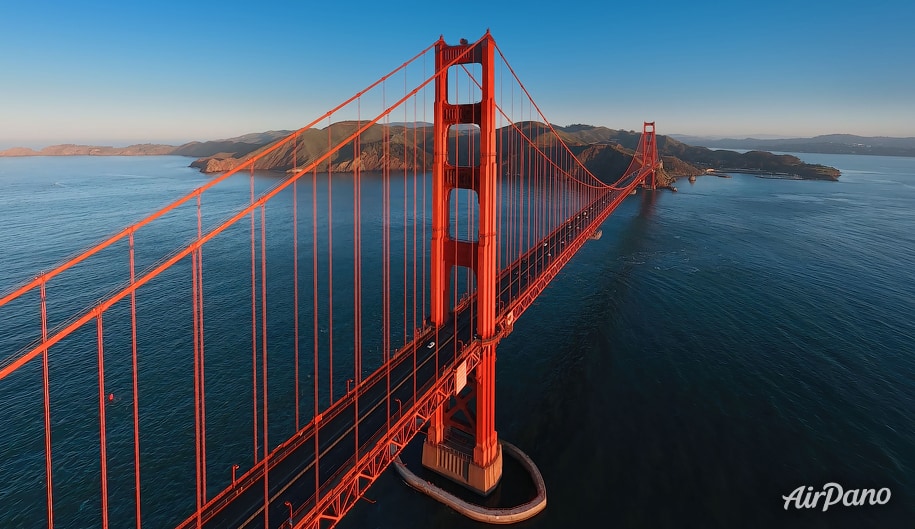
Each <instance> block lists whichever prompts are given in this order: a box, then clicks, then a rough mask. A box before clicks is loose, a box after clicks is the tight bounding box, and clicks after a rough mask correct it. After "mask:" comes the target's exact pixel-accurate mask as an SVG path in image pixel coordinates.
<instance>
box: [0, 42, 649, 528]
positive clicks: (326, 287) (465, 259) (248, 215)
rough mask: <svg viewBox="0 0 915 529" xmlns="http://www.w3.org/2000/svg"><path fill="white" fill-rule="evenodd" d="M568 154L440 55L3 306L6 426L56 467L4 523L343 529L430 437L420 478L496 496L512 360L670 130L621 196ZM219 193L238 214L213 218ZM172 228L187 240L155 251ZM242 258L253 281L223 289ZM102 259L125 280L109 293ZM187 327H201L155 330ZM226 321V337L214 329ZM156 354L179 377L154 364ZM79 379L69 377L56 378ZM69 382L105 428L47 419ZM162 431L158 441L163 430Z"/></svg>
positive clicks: (473, 58) (433, 50)
mask: <svg viewBox="0 0 915 529" xmlns="http://www.w3.org/2000/svg"><path fill="white" fill-rule="evenodd" d="M574 149H575V147H574V146H570V145H568V144H567V142H565V141H564V140H563V135H562V134H560V133H559V132H557V131H556V130H554V129H553V128H552V127H551V126H550V125H549V121H548V120H547V119H546V117H545V116H543V114H542V113H541V112H540V109H539V108H538V107H537V105H536V104H535V102H534V101H533V99H532V98H531V97H530V94H529V92H528V90H527V89H526V88H525V87H524V85H523V84H522V83H521V81H520V80H519V79H518V77H517V76H516V75H515V72H514V70H513V69H512V68H511V66H510V65H509V64H508V62H507V61H506V60H505V57H504V56H503V54H502V51H501V50H500V49H499V48H498V46H497V45H496V43H495V41H494V40H493V38H492V36H491V35H490V34H489V33H488V32H487V34H486V35H484V36H483V37H482V38H481V39H480V40H478V41H476V42H472V43H469V42H466V41H462V42H461V43H460V44H458V45H448V44H446V43H445V41H444V40H442V39H439V40H438V41H437V42H435V43H434V44H432V45H431V46H429V47H428V48H426V49H425V50H423V51H422V52H420V53H419V54H417V55H416V56H414V57H413V58H411V59H410V60H409V61H407V62H405V63H404V64H403V65H401V66H400V67H398V68H397V69H395V70H394V71H392V72H390V73H389V74H387V75H385V76H384V77H382V78H380V79H379V80H378V81H376V82H375V83H373V84H372V85H370V86H369V87H368V88H366V89H365V90H363V91H361V92H359V93H358V94H356V95H355V96H353V97H351V98H349V99H347V100H346V101H345V102H344V103H342V104H341V105H339V106H338V107H336V108H334V109H332V110H330V111H328V112H327V113H326V114H325V115H323V116H321V117H320V118H318V119H316V120H314V121H313V122H311V123H309V124H308V125H306V126H305V127H303V128H301V129H299V130H297V131H294V132H293V133H291V134H290V135H289V136H288V137H286V138H284V139H282V140H279V141H277V142H274V143H272V144H270V145H269V146H267V147H265V148H263V149H261V150H259V151H255V152H254V153H252V154H250V155H248V156H246V157H244V158H242V159H240V160H238V162H237V164H236V166H235V167H234V168H232V169H231V170H229V171H226V172H224V173H222V174H220V175H218V176H216V177H214V178H212V179H210V180H209V181H207V183H206V184H205V185H203V186H201V187H199V188H198V189H196V190H194V191H193V192H192V193H190V194H188V195H186V196H183V197H182V198H180V199H178V200H176V201H175V202H173V203H171V204H169V205H167V206H166V207H164V208H162V209H160V210H158V211H156V212H154V213H152V214H151V215H148V216H146V217H144V218H142V220H140V221H138V222H136V223H133V224H131V225H130V226H128V227H127V228H125V229H123V230H121V231H120V232H118V233H116V234H114V235H112V236H111V237H109V238H107V239H106V240H104V241H102V242H101V243H99V244H97V245H95V246H92V247H91V248H89V249H87V250H85V251H83V252H81V253H79V254H77V255H74V256H73V257H71V258H70V259H68V260H66V261H65V262H63V263H62V264H60V265H59V266H56V267H54V268H53V269H50V270H47V271H44V272H42V273H41V274H39V275H38V276H37V277H35V278H34V279H33V280H31V281H28V282H27V283H25V284H22V285H21V286H18V287H16V288H14V289H12V290H10V291H9V292H8V293H6V294H5V295H3V296H2V297H0V322H3V321H5V322H7V323H6V324H4V326H3V328H2V331H0V345H2V346H3V350H2V356H0V397H3V398H4V402H9V403H10V406H11V407H10V410H12V411H10V412H9V413H8V414H7V415H6V419H4V420H12V419H11V417H14V416H22V417H24V418H25V420H26V421H27V422H28V423H29V424H31V425H32V426H33V428H31V431H32V432H33V434H28V433H23V437H22V439H21V440H20V441H18V442H20V443H22V444H24V445H28V447H34V448H35V450H34V452H35V453H36V454H41V456H42V457H41V462H40V464H39V463H36V465H39V466H34V465H33V467H34V468H32V469H31V470H33V471H34V472H31V471H30V472H23V473H22V476H21V480H17V481H15V482H13V483H6V484H4V485H2V486H0V488H3V487H6V488H7V489H8V490H12V491H13V492H10V493H9V497H17V496H16V495H17V494H18V495H19V496H18V497H28V498H33V499H34V498H41V501H40V503H41V504H42V506H43V507H42V508H41V509H40V510H41V513H40V516H39V515H36V513H35V512H34V511H35V501H32V502H31V503H30V502H28V501H20V502H10V503H7V504H6V505H4V506H3V509H4V510H8V512H9V515H8V516H9V518H8V519H9V520H13V521H15V520H26V519H29V520H44V521H46V523H47V526H48V527H54V526H67V525H72V523H73V521H72V520H73V519H74V517H76V516H87V515H86V513H85V512H84V511H86V510H88V511H90V514H89V516H91V517H92V519H93V520H94V521H93V522H91V524H92V525H97V526H101V527H106V528H107V527H109V526H115V527H128V526H130V527H132V526H136V527H137V528H138V529H139V528H140V527H142V526H144V525H145V526H149V527H161V526H178V527H182V528H191V527H245V528H278V527H296V528H305V527H307V528H318V527H330V526H333V525H335V524H336V523H337V522H339V521H340V520H341V519H342V517H343V516H344V515H345V514H346V512H347V511H348V510H349V509H350V508H351V507H352V506H353V505H354V504H355V503H356V502H358V501H359V500H360V498H362V497H364V495H365V493H366V491H367V490H368V488H369V487H370V486H371V485H372V483H373V482H374V481H375V480H376V479H377V478H378V477H379V475H380V474H381V473H382V472H384V471H385V469H387V468H388V467H389V466H390V465H391V464H392V463H393V462H394V461H395V460H396V459H397V458H398V456H399V455H400V453H401V451H402V449H403V448H404V447H405V446H406V445H407V444H408V443H410V442H411V440H413V439H414V438H417V436H419V438H420V439H418V440H417V441H419V440H422V442H423V452H422V460H423V464H424V465H425V466H426V467H427V468H429V469H432V470H434V471H436V472H438V473H440V474H442V475H444V476H446V477H448V478H449V479H451V480H453V481H456V482H458V483H461V484H463V485H465V486H466V487H468V488H470V489H472V490H475V491H478V492H479V493H480V494H486V493H488V492H490V491H491V490H492V489H493V488H494V487H495V486H496V485H497V484H498V482H499V480H500V477H501V474H502V455H503V454H502V445H501V444H500V441H499V438H498V435H497V430H496V424H495V406H496V402H495V387H496V386H495V385H496V380H495V362H496V349H497V345H498V343H499V341H500V340H501V339H502V338H503V337H505V336H506V335H507V334H509V333H510V332H512V329H513V324H514V322H515V321H516V320H517V319H518V318H520V317H521V316H522V315H523V314H524V312H525V311H526V310H527V309H528V308H529V307H530V306H531V304H532V303H533V302H534V301H535V300H536V299H537V297H538V296H539V295H540V294H541V293H542V292H543V291H544V290H545V289H546V288H547V286H548V285H549V284H550V282H551V281H552V280H553V279H554V278H555V277H556V275H557V274H558V273H559V272H560V271H561V270H562V269H563V267H564V266H565V265H566V263H568V262H569V260H570V259H572V258H573V256H574V255H575V254H576V252H578V250H579V249H580V248H582V246H583V245H585V244H586V243H587V241H588V240H589V239H592V238H595V237H596V236H598V235H599V228H600V226H601V224H602V223H603V222H604V220H606V219H607V217H608V216H610V215H611V214H612V213H613V211H614V210H615V209H616V208H617V206H618V205H619V204H620V203H621V202H623V200H625V198H626V197H627V196H629V195H630V194H632V193H634V192H635V190H636V188H637V187H644V188H648V189H653V188H654V187H655V186H656V175H657V172H658V170H659V169H660V168H661V161H660V159H659V157H658V153H657V146H656V144H655V132H654V123H648V122H646V123H645V124H644V126H643V131H642V135H641V138H640V140H639V143H638V148H637V149H636V150H635V152H634V155H633V157H632V161H631V163H630V164H629V167H628V168H627V169H626V170H625V171H624V172H623V174H621V175H614V176H613V177H612V178H609V177H608V176H607V175H602V177H603V178H598V177H597V176H595V175H594V174H592V173H591V171H589V170H588V169H587V168H586V167H585V166H584V165H583V164H582V163H581V162H580V161H579V159H578V157H577V156H576V152H575V151H574ZM277 167H279V168H282V169H285V170H286V172H285V175H284V176H282V177H275V178H274V179H273V180H272V181H271V183H270V185H269V186H266V187H265V188H262V189H260V190H258V189H256V185H255V174H256V172H257V171H260V170H261V169H265V168H277ZM245 180H247V182H245ZM240 182H242V184H241V185H240V184H239V183H240ZM262 187H263V186H262ZM220 193H223V194H222V195H220ZM226 194H235V195H237V200H236V202H235V203H236V204H237V207H234V208H230V209H226V208H223V207H215V206H213V207H212V208H211V209H208V206H211V204H215V203H216V202H215V201H214V200H211V198H210V197H213V196H217V195H218V196H220V197H224V196H225V195H226ZM233 196H234V195H233ZM220 204H222V202H220ZM125 207H129V204H128V205H126V206H125ZM268 221H269V222H268ZM181 223H183V224H181ZM177 225H181V226H184V227H183V228H180V229H179V228H174V226H177ZM171 232H173V234H174V235H175V237H174V239H176V240H177V242H175V243H174V244H173V245H171V246H167V247H165V248H163V245H164V244H165V243H163V242H162V241H163V239H162V236H163V235H162V234H163V233H165V234H168V233H171ZM166 240H168V239H167V238H166ZM268 255H269V259H268ZM226 260H231V261H232V262H233V263H236V264H238V263H241V265H240V266H235V267H234V268H231V269H230V270H229V271H227V269H226V266H224V261H226ZM98 262H105V263H111V262H116V263H119V264H118V270H119V272H118V273H115V274H110V276H111V277H108V276H104V277H103V276H102V275H100V274H93V273H92V270H97V268H96V265H95V264H94V263H98ZM87 277H88V278H89V279H87ZM239 277H242V278H243V280H241V283H239ZM68 278H70V279H69V281H71V282H75V283H78V284H81V285H82V284H85V285H86V287H85V289H86V293H85V295H84V296H83V297H82V298H80V299H79V300H73V299H64V298H63V297H62V296H55V292H58V291H61V289H60V288H59V287H58V285H61V284H63V283H64V282H66V281H68ZM229 279H231V281H233V283H232V284H233V285H238V284H242V285H244V288H242V289H241V290H242V292H237V290H238V289H237V288H236V289H229V288H228V287H226V285H227V284H228V283H226V281H228V280H229ZM230 290H231V291H230ZM83 298H85V299H83ZM172 312H180V313H182V314H187V318H186V321H185V323H184V324H183V325H179V326H175V327H170V328H167V329H165V328H160V327H161V326H160V327H157V326H156V325H157V324H156V320H157V315H162V314H164V313H172ZM226 320H228V321H230V326H231V328H232V330H233V332H231V333H226V334H219V333H216V332H215V331H214V330H213V329H215V328H217V327H219V325H220V323H221V322H225V321H226ZM7 324H9V327H7ZM4 335H6V336H4ZM154 347H164V348H167V349H168V351H169V355H170V358H174V359H175V360H174V363H175V365H174V366H163V365H162V363H160V362H157V363H155V364H152V363H151V362H149V361H146V360H145V358H147V357H148V354H149V351H150V350H151V349H152V348H154ZM239 351H241V353H239ZM242 359H244V360H243V361H242ZM63 364H65V365H67V369H66V375H65V376H64V377H53V376H51V373H52V371H54V372H55V373H56V372H57V371H55V370H54V369H52V366H55V365H63ZM106 366H112V367H107V369H106ZM167 367H173V369H166V368H167ZM150 371H151V372H152V374H146V373H147V372H150ZM240 373H244V374H243V375H242V374H240ZM156 377H159V378H162V379H163V380H164V383H165V384H167V385H169V386H170V387H171V386H173V387H172V388H171V389H170V390H169V391H170V392H171V393H169V395H170V397H169V398H168V399H166V398H165V397H164V396H163V395H162V394H157V393H154V392H153V391H152V390H151V389H149V387H150V386H151V385H152V380H153V379H155V378H156ZM170 377H173V378H170ZM63 378H66V379H70V380H66V381H65V380H63ZM71 381H78V385H79V387H81V388H82V389H83V391H84V392H85V395H84V396H85V397H87V398H89V400H91V401H92V403H93V404H92V405H91V406H90V407H86V406H82V407H81V408H80V409H79V410H78V411H77V410H75V409H74V408H73V407H71V406H70V405H69V403H68V402H66V401H62V400H61V399H56V400H55V399H54V398H52V395H53V394H55V391H56V389H55V387H59V386H60V385H62V384H64V383H65V382H71ZM160 382H162V381H160ZM115 386H116V387H118V388H119V390H118V396H117V401H118V402H119V403H120V404H123V406H121V407H119V408H118V411H117V413H115V412H114V411H111V409H110V408H111V406H112V403H113V402H114V401H115V394H114V391H113V389H112V388H113V387H115ZM144 386H145V387H144ZM121 388H124V390H122V389H121ZM219 388H230V389H228V390H226V389H219ZM125 390H126V392H125ZM174 395H178V396H179V397H178V398H172V396H174ZM166 400H168V401H169V402H167V403H166V402H164V401H166ZM80 413H81V414H82V418H81V419H78V418H75V417H76V415H77V414H80ZM72 420H82V421H83V422H84V423H91V424H94V427H93V428H92V431H87V432H83V433H82V434H81V435H82V437H83V438H84V439H88V441H87V442H89V443H91V446H92V449H91V450H88V452H89V453H90V454H92V455H93V456H94V457H95V458H96V459H95V461H96V464H95V465H94V469H93V471H92V472H91V476H90V478H89V479H87V480H80V481H81V482H80V483H74V481H77V480H74V479H72V477H70V474H72V473H71V472H70V471H69V470H68V469H69V467H68V464H69V463H68V461H70V460H71V459H72V458H73V457H76V456H74V454H73V453H72V451H73V450H75V449H74V448H72V446H71V444H70V443H69V442H68V439H67V437H68V436H69V434H62V433H61V432H62V431H63V430H64V429H66V428H67V426H66V424H65V423H67V422H69V421H72ZM154 421H156V422H157V424H158V423H159V422H161V423H162V424H164V425H165V427H164V428H158V429H157V430H156V431H155V432H153V431H152V428H149V427H147V425H150V424H152V423H153V422H154ZM4 428H11V426H10V425H9V424H6V425H4ZM163 431H164V432H165V433H162V432H163ZM423 438H424V440H423ZM3 448H4V449H10V450H12V448H13V447H9V446H6V447H3ZM80 452H82V453H85V452H87V450H84V449H80ZM11 453H12V452H11ZM170 456H173V457H174V458H175V460H176V461H177V462H175V463H174V464H169V465H156V464H154V463H150V462H151V461H153V460H155V458H157V457H162V458H166V459H168V457H170ZM150 467H152V468H150ZM163 467H167V468H168V471H167V472H165V474H166V475H165V476H159V475H157V473H158V472H160V471H162V469H163ZM174 472H179V473H180V474H179V478H178V481H180V483H179V482H172V481H169V480H170V479H172V478H170V477H169V476H171V475H173V474H174ZM36 474H37V475H40V477H36ZM191 474H192V475H191ZM36 501H37V500H36ZM86 506H88V507H86ZM17 508H21V510H23V511H29V512H23V513H18V514H17V513H14V512H12V511H13V510H15V509H17ZM17 516H19V517H18V518H17ZM82 519H85V518H82Z"/></svg>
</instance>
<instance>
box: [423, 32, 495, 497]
mask: <svg viewBox="0 0 915 529" xmlns="http://www.w3.org/2000/svg"><path fill="white" fill-rule="evenodd" d="M464 42H466V41H464ZM464 42H462V43H461V44H460V45H457V46H449V45H447V44H445V42H444V40H439V41H438V43H437V44H436V48H435V67H436V70H437V71H441V69H442V68H443V66H445V65H447V64H449V63H451V62H452V61H455V62H454V64H455V65H461V64H473V63H476V64H480V65H481V66H482V82H481V91H482V97H481V99H480V101H479V102H475V103H466V104H452V103H449V102H448V71H447V70H446V71H445V72H443V73H442V74H441V75H439V77H437V78H436V79H435V110H434V121H435V123H434V133H435V145H434V149H435V150H434V156H435V158H434V166H433V170H432V178H433V183H432V201H433V204H432V208H433V212H432V274H431V284H432V294H431V301H432V321H433V323H434V324H435V325H436V326H440V325H441V324H442V323H444V321H445V319H446V318H447V316H448V314H449V312H450V311H451V309H452V307H450V306H449V297H450V296H449V294H450V292H451V281H450V280H451V274H452V268H453V267H455V266H462V267H466V268H469V269H471V270H473V272H474V274H475V275H476V283H477V329H476V334H478V335H479V338H480V341H481V346H480V347H481V349H480V353H479V354H480V361H479V363H478V364H477V367H476V369H475V370H474V372H473V373H468V374H467V385H466V387H465V388H463V390H462V389H461V388H460V387H458V386H457V385H456V392H455V393H456V394H455V395H454V396H453V397H452V398H451V399H450V403H446V404H444V405H442V406H441V407H440V408H439V409H438V410H436V412H435V413H434V414H433V416H432V419H431V421H430V422H431V424H430V426H429V431H428V433H427V436H426V442H425V444H424V445H423V459H422V461H423V465H424V466H426V467H427V468H430V469H432V470H435V471H436V472H438V473H440V474H442V475H444V476H446V477H448V478H450V479H452V480H454V481H456V482H458V483H461V484H462V485H465V486H467V487H469V488H471V489H473V490H476V491H478V492H480V493H481V494H484V495H485V494H489V493H490V492H491V491H492V489H493V488H495V486H496V485H497V484H498V483H499V479H500V478H501V477H502V447H501V445H500V444H499V439H498V436H497V434H496V429H495V389H496V384H495V375H496V372H495V367H496V343H497V341H498V336H497V333H496V290H497V270H496V251H497V244H498V238H497V236H496V206H497V204H496V179H497V176H498V175H497V165H496V106H495V88H494V84H495V73H494V72H495V67H494V50H495V41H493V39H492V36H491V35H490V34H489V32H488V31H487V32H486V35H485V36H484V37H483V38H482V39H481V40H480V41H478V42H476V43H473V44H465V43H464ZM459 124H476V125H478V126H479V127H480V147H479V160H478V161H477V162H476V163H475V164H474V161H473V160H471V162H470V164H471V165H452V164H451V163H449V157H448V132H449V128H450V127H451V126H453V125H459ZM455 154H457V153H455ZM458 159H459V158H458V156H454V157H453V160H454V161H455V163H456V164H457V163H459V162H458V161H457V160H458ZM453 189H471V190H473V191H474V192H475V193H476V195H477V199H478V201H479V206H480V210H479V211H480V213H479V222H478V226H479V232H478V234H477V240H476V241H472V240H471V241H465V240H457V239H453V238H452V237H451V230H450V213H451V191H452V190H453ZM461 441H464V442H461ZM471 444H472V446H473V449H472V453H469V452H470V449H469V445H471Z"/></svg>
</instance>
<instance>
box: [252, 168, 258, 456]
mask: <svg viewBox="0 0 915 529" xmlns="http://www.w3.org/2000/svg"><path fill="white" fill-rule="evenodd" d="M251 204H254V165H252V166H251ZM254 254H255V252H254V210H251V385H252V390H251V398H252V400H253V401H254V421H253V422H254V464H255V465H257V462H258V459H259V453H258V443H257V438H258V434H257V282H256V281H255V276H256V269H255V259H254Z"/></svg>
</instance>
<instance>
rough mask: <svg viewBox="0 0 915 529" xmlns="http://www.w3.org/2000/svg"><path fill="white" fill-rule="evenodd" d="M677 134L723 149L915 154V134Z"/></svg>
mask: <svg viewBox="0 0 915 529" xmlns="http://www.w3.org/2000/svg"><path fill="white" fill-rule="evenodd" d="M674 137H675V138H677V139H678V140H680V141H682V142H685V143H689V144H690V145H700V146H702V147H711V148H721V149H752V150H758V151H776V152H807V153H821V154H869V155H876V156H911V157H915V137H909V138H893V137H888V136H856V135H854V134H824V135H821V136H814V137H812V138H780V139H758V138H743V139H737V138H723V139H716V138H704V137H701V136H687V135H679V134H678V135H674Z"/></svg>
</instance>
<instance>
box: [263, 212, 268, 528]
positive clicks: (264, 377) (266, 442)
mask: <svg viewBox="0 0 915 529" xmlns="http://www.w3.org/2000/svg"><path fill="white" fill-rule="evenodd" d="M261 380H262V381H263V382H262V384H263V386H264V388H263V391H264V397H263V398H264V402H263V409H264V419H263V420H264V527H270V509H268V504H269V502H270V485H269V479H268V477H269V471H270V464H269V463H270V462H269V461H267V456H268V455H269V453H270V444H269V441H268V439H267V433H268V430H267V425H268V423H267V205H266V204H261Z"/></svg>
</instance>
